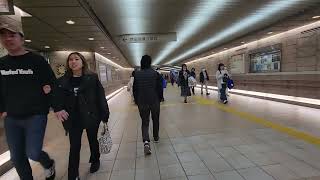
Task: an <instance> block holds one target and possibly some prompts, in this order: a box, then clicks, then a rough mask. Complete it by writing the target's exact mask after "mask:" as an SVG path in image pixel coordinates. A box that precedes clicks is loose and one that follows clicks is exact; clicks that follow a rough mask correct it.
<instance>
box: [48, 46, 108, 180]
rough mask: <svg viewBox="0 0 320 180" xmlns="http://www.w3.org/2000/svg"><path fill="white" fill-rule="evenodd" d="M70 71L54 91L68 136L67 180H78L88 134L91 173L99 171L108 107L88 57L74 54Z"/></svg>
mask: <svg viewBox="0 0 320 180" xmlns="http://www.w3.org/2000/svg"><path fill="white" fill-rule="evenodd" d="M66 67H67V71H66V73H65V75H64V76H62V77H61V78H59V79H58V82H57V83H56V85H55V88H54V91H53V97H54V100H53V109H54V111H55V112H56V116H57V118H58V119H59V120H60V121H62V123H63V127H64V128H65V130H66V133H67V134H69V141H70V151H69V165H68V180H79V160H80V149H81V137H82V133H83V130H86V132H87V137H88V141H89V146H90V152H91V156H90V161H89V162H90V163H91V167H90V173H94V172H96V171H98V170H99V168H100V152H99V143H98V140H97V134H98V129H99V125H100V123H101V121H103V122H104V123H107V122H108V119H109V114H110V113H109V107H108V103H107V100H106V98H105V92H104V88H103V86H102V84H101V82H100V81H99V78H98V75H97V74H95V73H93V72H91V71H90V70H89V69H88V65H87V62H86V59H85V57H84V56H83V55H82V54H80V53H78V52H73V53H71V54H70V55H69V56H68V58H67V62H66Z"/></svg>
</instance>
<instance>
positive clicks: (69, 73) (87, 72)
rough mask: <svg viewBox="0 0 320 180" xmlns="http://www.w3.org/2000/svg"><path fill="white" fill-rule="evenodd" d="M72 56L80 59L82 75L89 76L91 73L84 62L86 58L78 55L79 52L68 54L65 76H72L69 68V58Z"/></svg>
mask: <svg viewBox="0 0 320 180" xmlns="http://www.w3.org/2000/svg"><path fill="white" fill-rule="evenodd" d="M72 55H77V56H79V57H80V59H81V61H82V75H85V74H90V73H91V71H90V70H89V67H88V63H87V61H86V58H85V57H84V56H83V55H82V54H80V53H79V52H72V53H71V54H69V56H68V58H67V62H66V69H67V70H66V76H72V75H73V72H72V69H71V68H70V67H69V59H70V56H72Z"/></svg>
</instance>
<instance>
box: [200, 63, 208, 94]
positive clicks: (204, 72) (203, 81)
mask: <svg viewBox="0 0 320 180" xmlns="http://www.w3.org/2000/svg"><path fill="white" fill-rule="evenodd" d="M208 81H209V76H208V72H207V70H206V69H205V68H202V69H201V72H200V83H201V94H203V86H205V87H206V95H207V96H208V95H210V93H209V91H208Z"/></svg>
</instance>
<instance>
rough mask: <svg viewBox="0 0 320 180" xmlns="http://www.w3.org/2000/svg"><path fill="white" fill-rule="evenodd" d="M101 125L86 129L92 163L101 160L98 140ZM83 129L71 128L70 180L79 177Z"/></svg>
mask: <svg viewBox="0 0 320 180" xmlns="http://www.w3.org/2000/svg"><path fill="white" fill-rule="evenodd" d="M98 129H99V125H97V126H96V127H94V128H90V129H86V132H87V137H88V140H89V146H90V152H91V155H90V161H89V162H90V163H94V162H97V161H99V160H100V152H99V142H98V140H97V135H98ZM82 132H83V129H82V128H80V127H79V128H76V127H74V128H71V129H70V130H69V141H70V152H69V166H68V179H69V180H75V179H76V177H78V176H79V162H80V150H81V137H82Z"/></svg>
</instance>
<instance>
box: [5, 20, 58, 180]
mask: <svg viewBox="0 0 320 180" xmlns="http://www.w3.org/2000/svg"><path fill="white" fill-rule="evenodd" d="M0 40H1V44H2V46H3V47H4V48H5V49H6V50H7V51H8V55H7V56H4V57H2V58H0V115H1V116H2V117H3V118H5V120H4V127H5V132H6V138H7V143H8V147H9V151H10V156H11V161H12V162H13V165H14V167H15V168H16V170H17V173H18V175H19V176H20V179H23V180H32V179H33V177H32V169H31V167H30V164H29V160H28V158H30V159H32V160H34V161H38V162H40V164H41V165H42V166H43V168H44V169H45V176H46V179H47V180H52V179H54V178H55V165H54V161H53V160H52V159H51V158H50V157H49V155H48V154H47V153H46V152H44V151H43V150H42V145H43V139H44V134H45V129H46V125H47V114H48V112H49V94H50V91H51V87H52V85H53V83H54V81H55V75H54V73H53V71H52V69H51V68H50V65H49V64H48V63H47V62H46V61H45V59H44V58H43V57H42V56H40V55H37V54H34V53H32V52H28V51H26V50H25V48H24V47H23V43H24V34H23V33H22V31H21V30H20V29H19V28H18V27H16V26H12V25H3V26H1V27H0Z"/></svg>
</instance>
